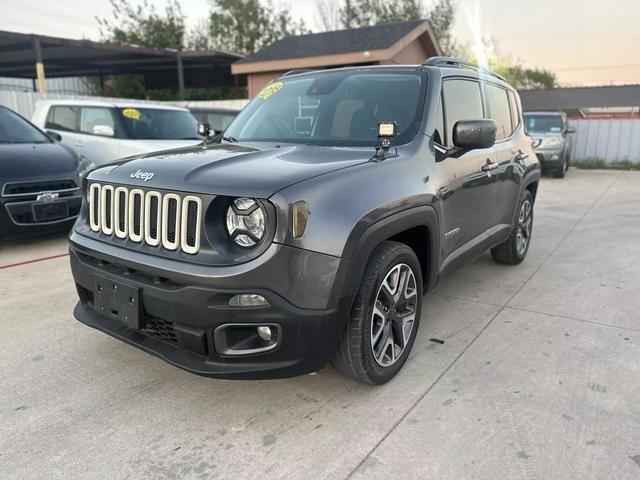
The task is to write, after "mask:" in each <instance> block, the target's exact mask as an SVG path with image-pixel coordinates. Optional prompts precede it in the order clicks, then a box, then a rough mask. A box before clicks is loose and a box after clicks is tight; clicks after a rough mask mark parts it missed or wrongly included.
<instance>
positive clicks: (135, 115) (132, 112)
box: [122, 108, 140, 120]
mask: <svg viewBox="0 0 640 480" xmlns="http://www.w3.org/2000/svg"><path fill="white" fill-rule="evenodd" d="M122 115H123V116H125V117H127V118H131V119H133V120H140V110H138V109H136V108H125V109H124V110H122Z"/></svg>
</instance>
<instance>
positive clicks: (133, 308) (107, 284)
mask: <svg viewBox="0 0 640 480" xmlns="http://www.w3.org/2000/svg"><path fill="white" fill-rule="evenodd" d="M93 304H94V308H95V309H96V311H97V312H98V313H100V314H102V315H104V316H106V317H108V318H112V319H114V320H118V321H120V322H123V323H125V324H126V325H127V326H128V327H130V328H135V329H137V330H140V329H142V328H144V327H145V321H144V315H143V312H142V295H141V289H140V288H138V287H134V286H131V285H127V284H126V283H123V282H120V281H116V280H111V279H109V278H102V277H95V278H94V288H93Z"/></svg>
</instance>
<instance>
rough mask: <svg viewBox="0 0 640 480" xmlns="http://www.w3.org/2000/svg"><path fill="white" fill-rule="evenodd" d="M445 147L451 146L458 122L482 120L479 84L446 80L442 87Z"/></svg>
mask: <svg viewBox="0 0 640 480" xmlns="http://www.w3.org/2000/svg"><path fill="white" fill-rule="evenodd" d="M442 98H443V100H444V113H445V115H444V117H445V126H446V138H445V139H443V140H444V141H446V142H447V146H449V147H452V146H453V127H454V126H455V124H456V123H457V122H459V121H460V120H480V119H482V118H483V112H482V97H481V96H480V84H479V83H477V82H473V81H469V80H457V79H456V80H447V81H445V82H444V84H443V86H442ZM505 98H506V97H505Z"/></svg>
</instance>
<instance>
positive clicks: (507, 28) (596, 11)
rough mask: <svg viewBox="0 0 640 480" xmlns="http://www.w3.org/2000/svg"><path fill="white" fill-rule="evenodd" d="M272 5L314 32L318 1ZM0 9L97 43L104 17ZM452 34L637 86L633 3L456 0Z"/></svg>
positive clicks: (198, 0)
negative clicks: (99, 21)
mask: <svg viewBox="0 0 640 480" xmlns="http://www.w3.org/2000/svg"><path fill="white" fill-rule="evenodd" d="M398 1H401V0H398ZM430 1H431V0H425V2H426V4H427V5H429V4H430ZM132 2H133V3H139V2H140V0H132ZM149 2H150V3H152V4H155V5H156V6H157V8H158V9H159V10H162V9H163V8H164V5H165V0H149ZM275 3H276V4H277V5H281V6H285V7H287V8H289V9H290V11H291V13H292V15H293V16H294V17H297V18H302V19H304V20H305V22H306V23H307V25H308V26H309V27H310V28H312V29H314V30H318V29H319V27H320V25H319V24H317V23H316V20H315V19H317V18H318V15H317V7H316V4H317V0H284V1H278V0H275ZM181 6H182V10H183V12H184V13H185V15H186V17H187V23H188V25H195V24H197V23H198V21H199V20H200V19H202V18H204V17H206V15H207V12H208V10H209V2H208V1H207V0H183V1H182V2H181ZM0 12H1V13H0V30H9V31H16V32H25V33H40V34H44V35H50V36H59V37H66V38H88V39H91V40H99V39H100V35H99V31H98V28H97V23H96V21H95V16H96V15H98V16H106V17H108V18H111V6H110V4H109V0H91V1H87V0H85V1H82V2H79V1H78V0H56V1H55V2H42V1H38V2H27V1H26V0H0ZM454 31H455V36H456V38H457V39H458V40H459V41H460V42H462V43H464V44H466V45H467V46H469V48H471V49H472V50H474V45H476V44H479V43H480V42H477V41H476V39H478V38H492V39H494V40H495V42H496V44H497V46H498V51H499V53H500V54H501V55H509V56H510V57H511V58H513V59H514V60H517V61H518V62H519V63H520V64H522V65H523V66H525V67H539V68H546V69H549V70H551V71H553V72H555V73H556V75H557V77H558V80H559V81H560V83H561V84H562V85H565V86H571V85H576V86H577V85H608V84H628V83H640V0H613V1H612V0H609V1H605V0H458V10H457V17H456V24H455V30H454Z"/></svg>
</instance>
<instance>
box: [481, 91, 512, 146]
mask: <svg viewBox="0 0 640 480" xmlns="http://www.w3.org/2000/svg"><path fill="white" fill-rule="evenodd" d="M485 93H486V98H487V107H488V110H489V111H488V112H487V113H488V117H489V118H491V119H493V120H495V121H496V124H497V125H498V131H497V132H496V140H502V139H505V138H507V137H508V136H510V135H511V132H512V131H513V130H512V126H511V113H510V111H509V97H508V96H507V91H506V90H505V89H504V88H500V87H496V86H494V85H487V86H486V89H485Z"/></svg>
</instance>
